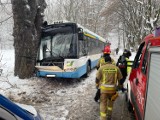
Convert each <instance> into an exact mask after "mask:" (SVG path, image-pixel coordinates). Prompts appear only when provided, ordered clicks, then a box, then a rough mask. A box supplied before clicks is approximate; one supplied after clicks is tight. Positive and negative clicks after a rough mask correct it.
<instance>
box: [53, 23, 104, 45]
mask: <svg viewBox="0 0 160 120" xmlns="http://www.w3.org/2000/svg"><path fill="white" fill-rule="evenodd" d="M55 23H75V22H71V21H66V20H63V21H60V22H55ZM75 24H77V26H78V27H80V28H82V29H83V32H84V33H85V34H86V35H88V36H90V37H91V36H92V37H94V38H96V39H98V40H100V41H102V42H106V40H105V39H104V38H102V37H101V36H99V35H97V34H96V33H94V32H92V31H90V30H88V29H87V28H85V27H83V26H82V25H80V24H78V23H75Z"/></svg>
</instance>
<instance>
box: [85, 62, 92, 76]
mask: <svg viewBox="0 0 160 120" xmlns="http://www.w3.org/2000/svg"><path fill="white" fill-rule="evenodd" d="M86 71H87V72H86V74H85V75H84V77H88V76H89V73H90V72H91V66H90V65H89V62H87V66H86Z"/></svg>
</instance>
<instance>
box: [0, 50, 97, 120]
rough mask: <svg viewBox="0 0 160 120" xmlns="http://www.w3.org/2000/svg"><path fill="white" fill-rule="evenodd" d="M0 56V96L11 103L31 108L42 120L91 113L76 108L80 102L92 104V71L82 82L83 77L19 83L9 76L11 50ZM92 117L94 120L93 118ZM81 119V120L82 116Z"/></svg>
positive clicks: (93, 87) (93, 88)
mask: <svg viewBox="0 0 160 120" xmlns="http://www.w3.org/2000/svg"><path fill="white" fill-rule="evenodd" d="M2 55H3V57H2V60H1V65H2V66H1V69H3V73H2V75H1V76H0V93H1V94H3V95H4V96H6V97H8V98H9V99H11V100H13V101H15V102H19V103H23V104H30V105H32V106H34V107H35V108H36V109H38V111H39V112H40V114H41V115H42V117H43V118H44V119H45V120H66V119H70V120H71V119H73V120H74V119H77V117H78V115H77V113H75V114H73V113H74V112H75V109H77V110H76V111H81V113H82V112H83V111H84V112H85V113H87V112H90V111H92V108H90V111H85V110H83V109H79V108H80V107H81V108H82V107H83V104H85V103H82V104H81V102H80V101H82V100H84V99H86V101H88V102H89V101H92V102H93V103H94V104H95V102H94V101H93V97H94V94H95V92H96V89H95V86H94V81H95V74H96V70H93V71H92V74H91V75H90V77H88V78H87V79H85V80H84V78H82V79H79V80H75V79H45V78H36V77H35V78H31V79H23V80H22V79H19V78H18V77H14V76H13V70H14V51H13V50H7V51H2ZM88 86H89V87H88ZM90 90H92V91H90ZM87 94H92V95H91V96H90V97H91V98H90V99H89V100H88V97H86V95H87ZM81 96H83V98H82V97H81ZM77 104H79V105H77ZM96 105H97V104H95V106H96ZM85 106H87V105H85ZM96 107H97V106H96ZM97 108H98V107H97ZM97 115H98V114H97ZM86 116H87V115H86ZM93 117H94V118H95V116H93ZM81 118H82V119H83V117H81ZM90 118H92V117H90V116H88V119H90Z"/></svg>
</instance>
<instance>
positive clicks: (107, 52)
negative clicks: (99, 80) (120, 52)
mask: <svg viewBox="0 0 160 120" xmlns="http://www.w3.org/2000/svg"><path fill="white" fill-rule="evenodd" d="M110 53H111V50H110V46H109V45H107V46H105V48H104V50H103V57H101V58H100V60H99V61H98V64H97V70H98V69H99V67H101V66H103V65H105V64H106V63H105V59H104V58H105V57H110ZM111 61H112V64H115V62H114V60H113V59H112V58H111ZM98 86H99V85H98V84H97V85H96V88H97V92H96V95H95V97H94V100H95V101H96V102H98V101H99V98H100V89H99V87H98Z"/></svg>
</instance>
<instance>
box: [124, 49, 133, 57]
mask: <svg viewBox="0 0 160 120" xmlns="http://www.w3.org/2000/svg"><path fill="white" fill-rule="evenodd" d="M123 55H124V56H126V57H128V58H129V57H130V56H131V55H132V53H131V52H130V51H129V50H127V49H125V50H124V52H123Z"/></svg>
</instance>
